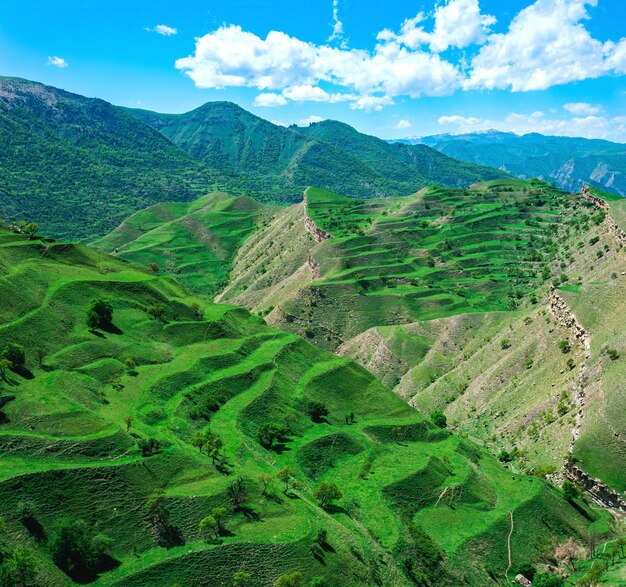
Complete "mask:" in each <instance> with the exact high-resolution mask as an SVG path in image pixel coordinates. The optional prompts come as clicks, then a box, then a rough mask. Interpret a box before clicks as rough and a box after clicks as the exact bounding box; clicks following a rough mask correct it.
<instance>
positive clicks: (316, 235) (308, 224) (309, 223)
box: [304, 191, 332, 243]
mask: <svg viewBox="0 0 626 587" xmlns="http://www.w3.org/2000/svg"><path fill="white" fill-rule="evenodd" d="M304 228H306V229H307V230H308V231H309V232H310V233H311V235H312V236H313V240H314V241H315V242H316V243H321V242H322V241H324V240H326V239H327V238H332V235H331V234H330V233H329V232H326V231H325V230H324V229H323V228H320V227H319V226H317V225H316V224H315V222H313V220H312V219H311V217H310V216H309V213H308V207H307V201H306V191H305V192H304Z"/></svg>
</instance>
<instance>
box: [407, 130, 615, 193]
mask: <svg viewBox="0 0 626 587" xmlns="http://www.w3.org/2000/svg"><path fill="white" fill-rule="evenodd" d="M400 142H401V143H402V144H423V145H429V146H430V147H433V148H434V149H437V150H438V151H440V152H442V153H445V154H446V155H449V156H450V157H454V158H456V159H460V160H461V161H467V162H471V163H476V164H480V165H489V166H491V167H496V168H498V169H501V170H503V171H506V172H507V173H510V174H511V175H514V176H516V177H520V178H522V179H529V178H532V177H537V178H539V179H543V180H545V181H548V182H550V183H552V184H553V185H555V186H557V187H559V188H561V189H564V190H567V191H570V192H578V191H580V190H581V189H582V187H583V185H585V184H587V185H592V186H595V187H598V188H600V189H602V190H604V191H607V192H610V193H613V194H618V195H620V196H626V171H625V170H626V145H623V144H620V143H612V142H610V141H604V140H600V139H584V138H572V137H553V136H544V135H541V134H538V133H530V134H526V135H522V136H520V135H516V134H514V133H509V132H499V131H495V130H490V131H486V132H475V133H460V134H442V135H433V136H427V137H421V138H415V139H403V140H401V141H400Z"/></svg>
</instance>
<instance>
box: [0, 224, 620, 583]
mask: <svg viewBox="0 0 626 587" xmlns="http://www.w3.org/2000/svg"><path fill="white" fill-rule="evenodd" d="M399 233H400V234H401V233H402V231H399ZM337 280H338V281H339V282H341V279H338V278H335V281H337ZM330 285H332V282H331V283H330ZM485 296H487V294H485ZM93 298H103V299H105V300H108V301H109V302H110V303H111V305H112V308H113V320H112V324H111V325H105V326H104V327H102V328H95V329H93V328H92V329H90V328H88V327H87V325H86V324H85V317H86V309H87V307H88V306H89V303H90V300H92V299H93ZM493 299H495V298H493ZM0 300H2V303H1V304H0V348H6V345H8V344H9V343H18V344H20V345H23V347H24V348H25V351H26V361H25V364H24V366H23V367H19V368H18V367H16V368H14V369H8V368H6V366H5V368H4V370H3V379H2V382H1V383H0V388H1V389H2V392H1V393H0V406H2V407H1V408H0V410H1V412H2V418H0V422H2V423H1V424H0V454H1V463H0V515H1V516H2V517H3V518H4V519H5V521H6V523H7V530H6V532H5V533H4V534H3V536H2V537H0V540H1V543H0V549H1V551H2V552H7V551H11V550H12V549H13V548H14V547H16V546H17V545H20V546H22V547H24V548H26V549H27V551H29V552H30V553H32V556H33V557H34V561H35V569H36V579H35V584H37V585H42V586H48V585H49V586H57V585H58V586H61V585H70V584H73V581H72V580H71V579H70V578H69V577H68V575H66V574H65V573H64V572H62V571H61V570H60V569H59V568H57V566H55V565H54V564H53V562H52V560H51V552H50V544H51V543H52V542H54V540H53V538H54V536H55V532H56V531H57V529H58V527H59V525H60V524H62V523H63V521H64V520H68V519H70V520H77V519H81V520H83V521H84V523H85V526H86V528H87V530H86V531H87V532H88V533H90V534H91V535H92V536H95V535H106V536H108V537H110V539H111V541H110V547H109V549H108V551H107V552H108V554H107V556H106V557H105V558H104V559H103V560H101V561H100V563H101V564H100V566H99V567H98V568H96V569H92V571H93V572H92V574H91V575H89V576H85V575H84V574H83V575H81V576H76V575H75V576H74V579H76V580H80V581H82V582H85V581H95V583H96V584H98V585H118V586H124V587H126V586H151V587H152V586H157V587H158V586H171V585H173V584H175V583H179V584H181V585H207V586H208V585H211V586H214V585H219V586H227V585H232V581H233V576H234V575H235V573H237V572H249V573H251V574H252V576H253V578H254V581H255V582H256V584H258V585H267V586H269V585H273V584H274V582H275V581H276V579H277V577H278V576H279V575H281V574H282V573H287V572H292V571H300V572H301V573H303V575H304V577H305V578H306V580H307V581H309V580H311V579H313V578H314V577H325V578H326V579H327V582H328V584H331V585H338V586H343V585H346V586H348V585H351V586H352V585H354V586H356V585H372V584H374V585H375V584H380V585H394V586H395V585H398V586H400V585H411V584H423V585H458V584H460V583H461V581H463V582H465V583H467V584H470V585H485V586H487V585H493V584H497V583H499V582H502V581H503V580H504V572H505V570H506V568H507V566H508V561H507V536H508V535H509V532H510V515H512V516H513V520H514V521H515V529H514V531H513V534H512V537H511V547H512V556H513V560H514V562H515V563H518V562H523V561H530V560H536V559H537V558H539V557H541V556H543V555H545V554H546V553H549V552H551V551H552V548H553V541H554V540H555V539H556V540H564V539H565V538H566V537H569V536H574V537H576V538H578V539H582V537H583V536H584V535H586V533H587V532H588V531H589V529H590V528H591V527H593V528H595V529H597V530H598V531H600V532H605V531H607V529H608V528H607V523H606V516H605V515H601V514H599V513H597V512H596V511H591V510H589V509H588V508H587V506H586V505H585V504H584V503H583V502H574V503H573V504H572V503H570V502H567V501H566V500H564V499H563V497H562V495H561V494H560V492H559V491H558V490H556V489H555V488H554V487H553V486H550V485H548V484H547V483H546V482H544V481H543V480H540V479H538V478H536V477H526V476H523V475H517V474H511V472H510V471H509V470H506V469H504V468H502V467H501V465H500V464H499V463H498V462H497V460H496V459H495V458H494V457H492V456H491V455H490V454H488V453H487V452H486V451H484V450H483V449H481V448H479V447H478V446H476V445H474V444H472V443H471V442H470V441H468V440H466V439H462V438H460V437H457V436H455V435H453V434H451V433H449V432H447V431H445V430H443V429H440V428H437V427H436V426H434V425H433V424H431V423H430V422H429V421H427V420H425V419H424V418H423V417H422V416H421V415H420V414H419V413H418V412H416V411H415V410H413V409H412V408H410V407H409V406H408V405H407V404H406V403H405V402H404V401H403V400H401V399H399V398H398V397H397V396H396V395H394V394H393V393H392V392H391V391H390V390H389V389H388V388H386V387H385V386H383V385H382V384H381V383H379V382H378V381H377V380H376V379H374V378H373V376H372V375H371V374H370V373H369V372H367V371H365V370H364V369H363V368H362V367H360V366H359V365H357V364H356V363H354V362H352V361H351V360H349V359H347V358H344V357H337V356H335V355H332V354H330V353H328V352H326V351H324V350H321V349H319V348H317V347H315V346H314V345H311V344H309V343H308V342H306V341H304V340H303V339H301V338H299V337H298V336H297V335H295V334H291V333H286V332H281V331H279V330H275V329H274V328H271V327H268V326H267V325H266V324H264V323H263V321H262V320H261V319H260V318H258V317H256V316H253V315H251V314H249V313H248V312H247V311H246V310H243V309H241V308H235V307H232V306H225V305H215V304H211V303H207V302H206V301H204V300H203V299H202V298H196V297H194V296H192V295H190V294H189V293H188V292H187V290H186V289H185V288H183V287H181V286H180V285H179V284H177V283H176V282H175V281H174V280H172V279H171V278H170V277H168V276H164V275H160V274H155V273H154V272H153V271H151V270H149V269H147V268H143V267H139V266H136V265H131V264H130V263H128V262H126V261H123V260H120V259H117V258H114V257H109V256H105V255H102V254H100V253H97V252H95V251H93V250H90V249H88V248H86V247H84V246H82V245H75V244H66V243H55V242H46V241H42V240H39V239H34V240H30V239H28V238H27V237H25V236H24V235H16V234H14V233H12V232H10V231H8V230H6V229H0ZM494 303H495V302H494ZM195 304H197V306H196V305H195ZM155 308H158V309H159V311H158V312H155ZM129 359H131V360H130V361H129ZM312 401H317V402H322V403H323V404H324V405H325V407H326V408H327V410H328V414H327V415H326V416H325V417H322V418H314V419H313V418H312V417H310V402H312ZM267 423H276V425H280V426H284V427H286V428H284V429H283V431H282V437H281V438H279V439H278V440H277V441H276V442H275V443H273V444H272V445H271V446H269V445H267V444H265V445H263V444H261V443H260V437H259V433H260V432H261V431H262V430H263V427H264V425H265V424H267ZM208 431H210V432H212V433H213V434H215V435H217V436H218V437H219V438H220V439H221V441H222V443H223V446H222V447H221V448H220V450H219V452H218V454H217V455H216V454H212V456H211V455H208V454H206V451H202V450H198V448H197V447H196V446H194V445H195V444H197V443H196V442H195V440H194V439H196V438H197V435H196V433H198V432H204V433H206V432H208ZM150 439H152V440H150ZM214 461H215V462H214ZM285 467H289V470H290V474H289V476H288V477H287V480H288V484H289V487H288V488H287V489H286V488H285V486H284V483H283V481H282V480H279V479H276V477H275V476H276V473H277V472H279V471H280V470H283V469H284V468H285ZM238 479H241V480H242V481H241V483H242V484H243V486H244V492H243V495H241V494H238V495H239V496H240V497H241V499H239V500H237V501H235V500H234V499H233V495H234V489H233V487H234V486H236V485H237V481H238ZM321 482H330V483H335V484H336V486H337V487H338V488H339V489H340V491H341V493H342V497H341V498H339V499H338V500H336V502H335V503H334V504H333V505H331V506H327V507H321V505H320V503H319V502H318V500H317V499H316V498H315V495H314V491H313V490H314V489H315V488H317V487H318V485H319V484H320V483H321ZM264 483H267V484H268V485H267V487H266V488H265V489H264V488H263V484H264ZM159 491H162V493H158V492H159ZM150 498H153V501H152V507H151V508H150V509H146V505H147V503H148V500H150ZM155 500H156V501H155ZM155 504H156V505H155ZM221 507H223V508H225V510H226V513H225V515H224V520H223V527H222V528H221V530H219V531H216V532H215V535H214V536H210V535H207V534H206V533H202V532H201V531H200V529H199V522H200V521H201V520H202V519H203V518H205V517H206V516H208V515H209V514H210V513H211V511H212V510H213V508H221ZM510 512H511V513H510ZM320 529H322V530H326V531H327V533H328V534H327V536H326V537H325V538H319V534H318V531H319V530H320ZM98 540H100V542H102V539H101V538H99V539H98ZM106 544H109V541H106Z"/></svg>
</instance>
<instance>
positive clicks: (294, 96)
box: [283, 85, 359, 103]
mask: <svg viewBox="0 0 626 587" xmlns="http://www.w3.org/2000/svg"><path fill="white" fill-rule="evenodd" d="M283 96H284V97H285V98H288V99H289V100H293V101H294V102H330V103H335V102H346V101H354V100H357V99H358V98H359V97H358V96H357V95H355V94H341V93H329V92H327V91H326V90H324V89H323V88H320V87H319V86H310V85H303V86H293V87H291V88H286V89H285V90H283Z"/></svg>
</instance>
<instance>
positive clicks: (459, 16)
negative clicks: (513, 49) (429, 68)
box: [378, 0, 496, 53]
mask: <svg viewBox="0 0 626 587" xmlns="http://www.w3.org/2000/svg"><path fill="white" fill-rule="evenodd" d="M434 19H435V26H434V30H433V32H432V33H428V32H426V31H425V30H424V26H423V23H424V22H425V20H426V15H425V14H424V13H423V12H420V13H418V14H417V15H416V16H415V17H414V18H408V19H407V20H405V21H404V22H403V23H402V26H401V28H400V33H399V34H395V33H393V32H392V31H390V30H388V29H385V30H383V31H381V32H380V33H378V39H379V40H382V41H395V42H397V43H400V44H402V45H405V46H407V47H409V48H410V49H416V48H417V47H419V46H420V45H430V49H431V51H434V52H436V53H440V52H442V51H445V50H446V49H448V48H449V47H458V48H459V49H462V48H464V47H468V46H469V45H475V44H482V43H484V42H485V41H486V40H487V34H488V33H489V27H490V26H491V25H492V24H494V23H495V22H496V19H495V17H493V16H491V15H489V14H482V13H481V12H480V6H479V4H478V0H448V1H447V2H446V3H445V4H440V5H438V6H437V7H436V8H435V13H434Z"/></svg>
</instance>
